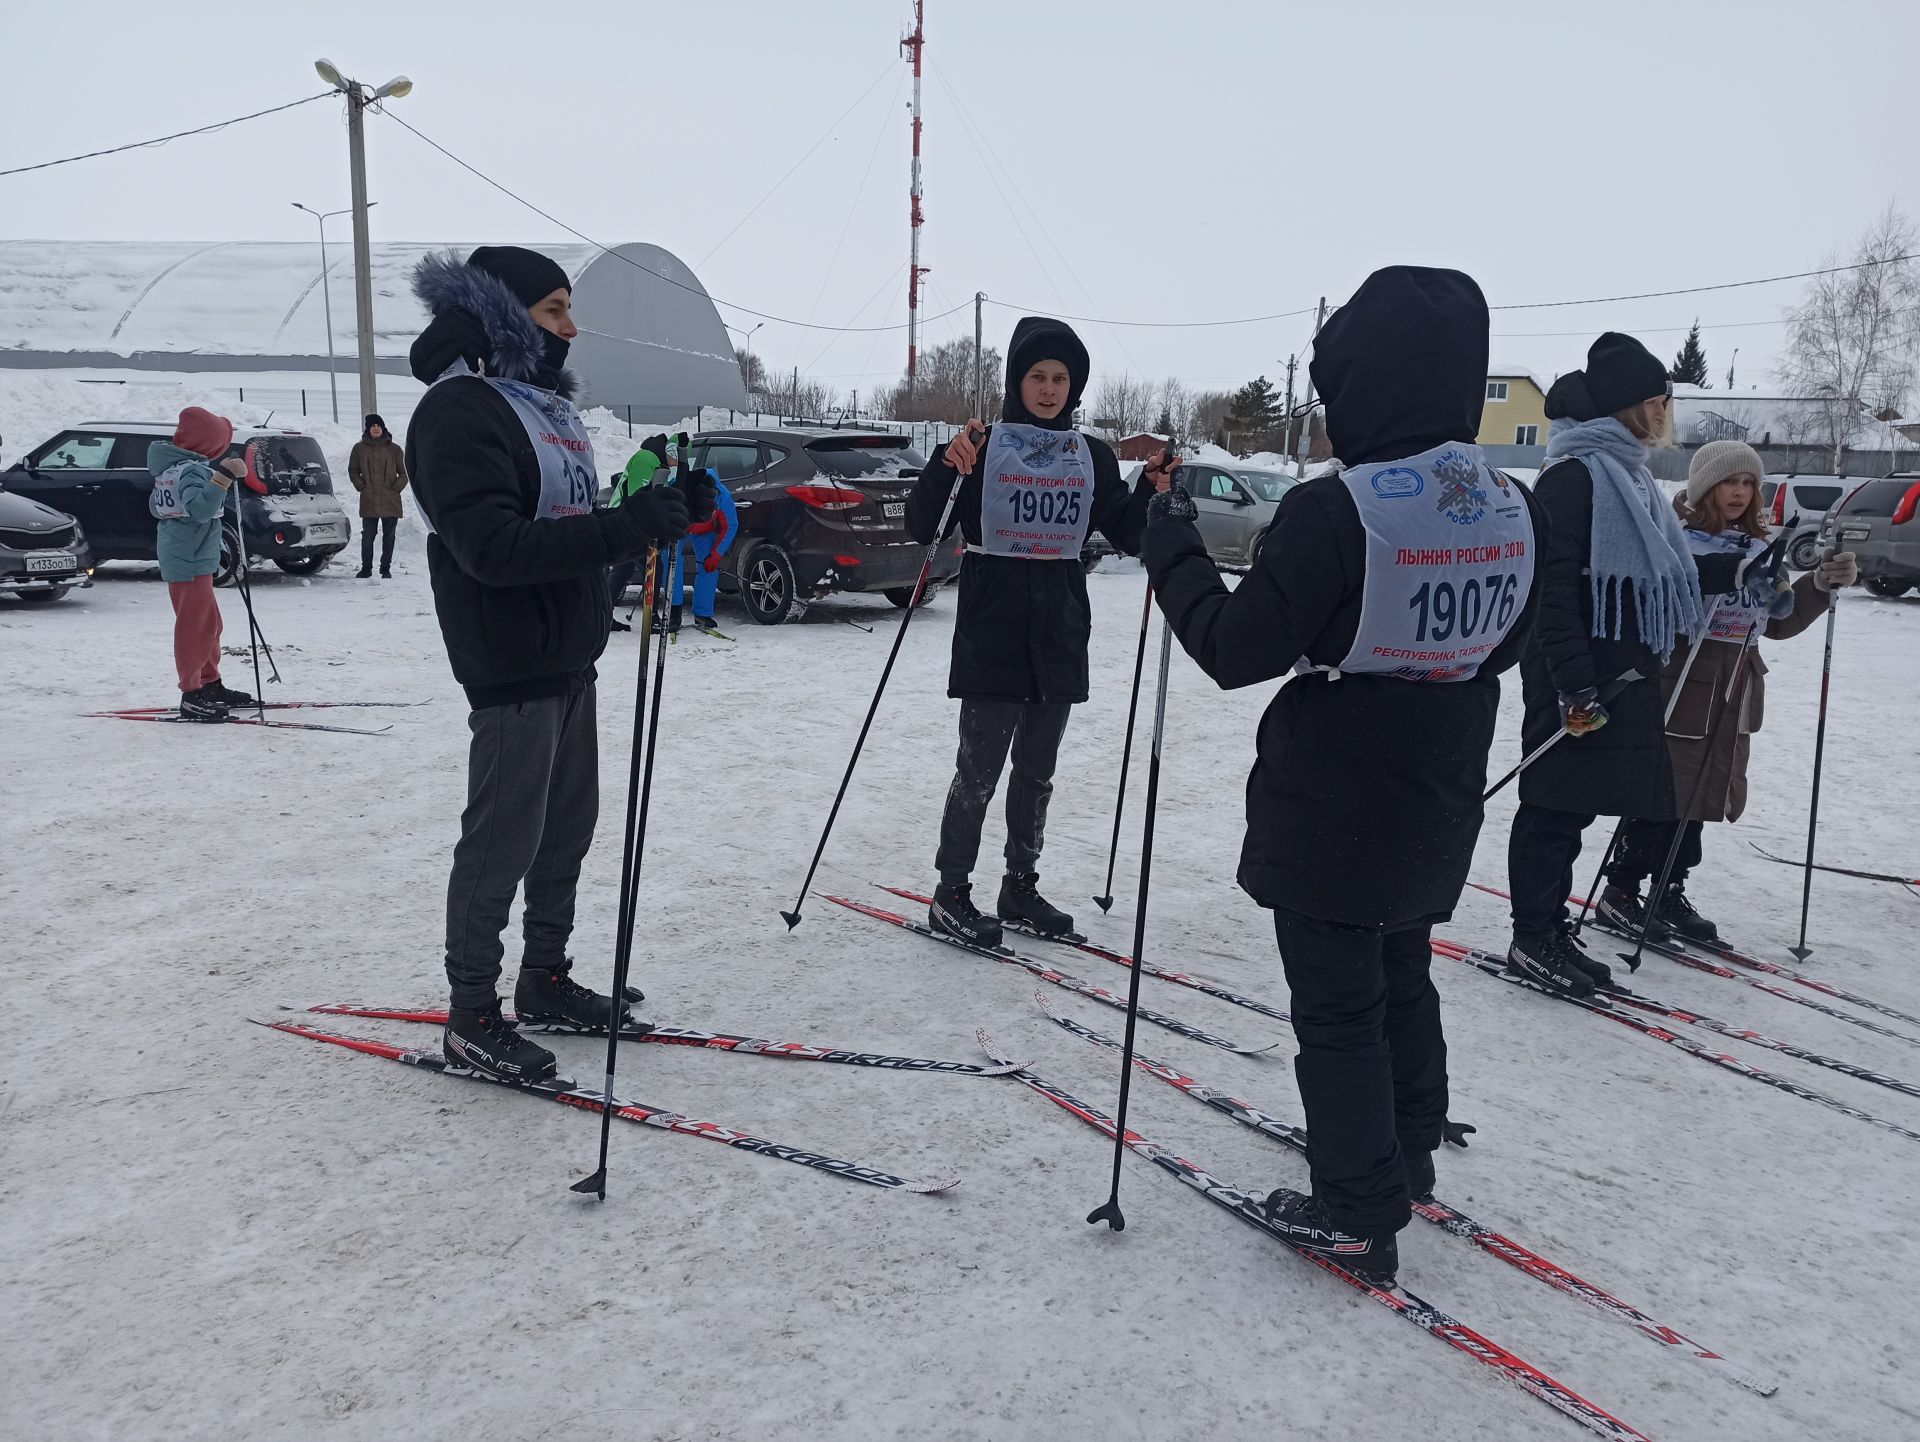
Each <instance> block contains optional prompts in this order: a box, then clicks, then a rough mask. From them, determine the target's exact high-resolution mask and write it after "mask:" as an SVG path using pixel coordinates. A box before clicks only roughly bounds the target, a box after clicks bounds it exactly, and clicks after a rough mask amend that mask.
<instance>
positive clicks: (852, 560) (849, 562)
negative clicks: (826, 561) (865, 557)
mask: <svg viewBox="0 0 1920 1442" xmlns="http://www.w3.org/2000/svg"><path fill="white" fill-rule="evenodd" d="M833 564H834V565H836V566H857V565H859V564H860V558H859V557H858V556H835V557H834V558H833Z"/></svg>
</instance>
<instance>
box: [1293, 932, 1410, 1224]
mask: <svg viewBox="0 0 1920 1442" xmlns="http://www.w3.org/2000/svg"><path fill="white" fill-rule="evenodd" d="M1273 930H1274V935H1275V937H1276V938H1277V939H1278V941H1279V943H1280V961H1281V965H1282V966H1284V967H1285V968H1286V973H1287V987H1288V989H1289V990H1290V991H1291V993H1292V1003H1291V1006H1292V1011H1293V1034H1294V1036H1295V1037H1296V1038H1298V1040H1299V1043H1300V1055H1299V1056H1297V1057H1296V1058H1294V1063H1293V1070H1294V1075H1295V1077H1296V1078H1297V1079H1298V1081H1299V1083H1300V1101H1301V1104H1302V1105H1303V1106H1304V1107H1305V1109H1306V1114H1307V1160H1308V1163H1309V1165H1310V1166H1311V1167H1312V1170H1313V1191H1314V1195H1315V1196H1317V1197H1319V1198H1320V1200H1321V1202H1322V1203H1324V1204H1325V1206H1326V1208H1327V1212H1328V1214H1329V1215H1330V1216H1331V1217H1332V1218H1333V1220H1334V1221H1335V1222H1336V1223H1337V1224H1338V1225H1340V1226H1341V1227H1343V1228H1347V1229H1359V1230H1364V1231H1369V1232H1376V1233H1377V1232H1384V1231H1395V1232H1397V1231H1399V1230H1400V1229H1401V1228H1402V1227H1404V1226H1406V1224H1407V1222H1408V1220H1409V1219H1410V1218H1411V1217H1412V1215H1413V1211H1412V1198H1411V1196H1410V1195H1409V1193H1408V1190H1407V1173H1406V1168H1405V1166H1404V1164H1403V1163H1402V1161H1401V1154H1402V1153H1403V1152H1406V1153H1413V1152H1432V1151H1433V1150H1435V1149H1436V1148H1437V1147H1438V1146H1439V1145H1440V1138H1441V1127H1442V1124H1443V1123H1444V1122H1445V1121H1446V1117H1447V1042H1446V1037H1445V1036H1444V1035H1443V1033H1442V1032H1441V1028H1440V994H1439V993H1438V992H1437V991H1435V990H1434V986H1433V978H1432V977H1431V976H1430V975H1428V967H1429V965H1430V963H1431V962H1432V959H1433V951H1432V948H1431V946H1430V945H1429V941H1430V938H1431V936H1432V932H1433V928H1432V927H1431V926H1417V927H1410V928H1408V929H1406V930H1404V931H1389V932H1384V933H1383V932H1379V931H1369V930H1362V929H1359V928H1356V927H1346V926H1336V925H1334V924H1333V923H1331V922H1325V921H1315V920H1313V919H1311V918H1309V917H1305V916H1301V915H1299V914H1297V913H1295V912H1290V911H1275V912H1274V914H1273Z"/></svg>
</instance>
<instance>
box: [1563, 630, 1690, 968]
mask: <svg viewBox="0 0 1920 1442" xmlns="http://www.w3.org/2000/svg"><path fill="white" fill-rule="evenodd" d="M1719 614H1720V598H1719V597H1718V596H1717V595H1716V596H1715V597H1714V598H1713V604H1712V605H1711V606H1709V607H1707V617H1706V619H1705V620H1704V621H1702V622H1701V623H1700V635H1699V637H1698V638H1697V639H1695V641H1694V642H1693V644H1692V645H1690V646H1688V647H1687V659H1686V660H1684V661H1682V662H1681V663H1680V675H1679V678H1678V679H1677V680H1675V682H1674V683H1673V694H1672V695H1671V696H1669V697H1667V709H1666V711H1665V712H1664V713H1663V714H1662V715H1661V717H1660V736H1661V740H1662V742H1663V743H1664V741H1665V739H1666V734H1667V727H1668V726H1669V725H1670V724H1671V723H1672V721H1673V712H1674V708H1675V707H1676V706H1678V705H1679V704H1680V693H1681V692H1682V691H1684V690H1686V689H1687V677H1688V676H1689V675H1691V674H1692V673H1693V663H1694V661H1695V660H1696V659H1697V658H1698V657H1699V655H1700V648H1701V647H1702V646H1704V645H1705V644H1706V641H1707V637H1708V636H1709V635H1710V634H1712V631H1713V618H1714V617H1715V616H1717V615H1719ZM1626 824H1627V818H1626V817H1624V816H1622V817H1621V818H1620V819H1619V820H1618V821H1616V822H1614V823H1613V835H1612V836H1611V837H1610V838H1608V841H1607V849H1606V850H1605V851H1603V852H1602V853H1601V854H1600V869H1599V870H1598V871H1596V872H1594V874H1593V885H1592V886H1589V887H1588V888H1587V890H1586V894H1585V895H1584V896H1582V897H1581V898H1580V914H1579V915H1578V916H1576V917H1575V918H1574V919H1573V936H1574V940H1576V941H1578V940H1579V939H1580V929H1581V928H1582V927H1584V926H1585V925H1586V924H1587V912H1588V911H1589V910H1590V909H1591V908H1592V907H1593V906H1594V905H1595V901H1594V898H1595V897H1597V896H1599V894H1600V880H1601V878H1602V877H1604V876H1605V875H1606V874H1607V868H1608V867H1609V866H1611V865H1612V864H1613V853H1614V852H1615V851H1616V850H1617V849H1618V848H1619V846H1620V832H1621V829H1622V828H1623V827H1625V826H1626Z"/></svg>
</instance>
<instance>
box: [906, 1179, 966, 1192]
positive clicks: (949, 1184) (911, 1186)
mask: <svg viewBox="0 0 1920 1442" xmlns="http://www.w3.org/2000/svg"><path fill="white" fill-rule="evenodd" d="M959 1185H960V1178H958V1177H941V1178H939V1179H937V1180H935V1181H931V1182H904V1183H902V1184H901V1187H900V1190H901V1191H903V1192H918V1193H919V1194H920V1195H921V1196H923V1197H937V1196H939V1195H940V1194H941V1193H942V1192H950V1191H952V1190H953V1189H954V1188H955V1187H957V1186H959Z"/></svg>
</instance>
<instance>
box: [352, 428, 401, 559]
mask: <svg viewBox="0 0 1920 1442" xmlns="http://www.w3.org/2000/svg"><path fill="white" fill-rule="evenodd" d="M347 479H348V480H350V481H352V482H353V488H354V489H355V490H356V491H358V492H359V493H360V579H361V580H363V581H364V580H366V579H367V577H369V576H371V575H372V574H373V534H374V532H375V531H379V530H382V529H383V528H384V530H385V534H384V536H383V537H382V539H381V543H380V576H381V579H383V580H390V579H392V576H393V534H394V532H395V531H396V530H398V529H399V526H400V517H401V514H402V512H401V508H400V493H401V492H402V491H404V490H405V489H406V488H407V453H406V452H405V451H403V450H401V449H400V446H399V444H398V443H397V442H396V441H395V440H394V438H393V437H392V436H391V435H390V434H389V433H388V431H387V423H386V422H385V421H383V420H381V419H380V417H378V416H368V417H367V425H366V429H365V430H364V431H362V432H361V435H360V439H359V440H357V441H355V442H354V443H353V449H352V450H351V451H349V452H348V453H347Z"/></svg>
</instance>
